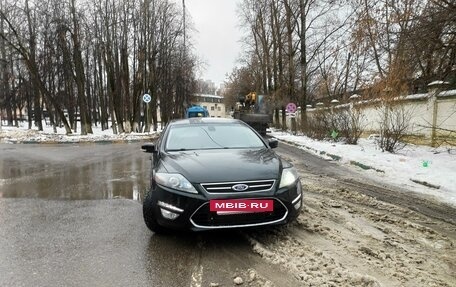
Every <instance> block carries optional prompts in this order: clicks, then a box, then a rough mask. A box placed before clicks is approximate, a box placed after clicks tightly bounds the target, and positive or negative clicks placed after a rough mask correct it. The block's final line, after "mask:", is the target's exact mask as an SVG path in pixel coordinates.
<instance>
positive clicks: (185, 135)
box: [165, 124, 265, 151]
mask: <svg viewBox="0 0 456 287" xmlns="http://www.w3.org/2000/svg"><path fill="white" fill-rule="evenodd" d="M264 147H265V145H264V143H263V141H262V140H261V138H260V137H258V135H257V134H256V133H254V132H253V131H252V130H251V129H249V128H248V127H245V126H244V125H242V124H201V125H183V126H180V125H179V126H172V127H170V130H169V132H168V137H167V140H166V146H165V149H166V150H167V151H180V150H197V149H221V148H223V149H226V148H264Z"/></svg>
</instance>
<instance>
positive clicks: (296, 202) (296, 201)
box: [291, 193, 302, 210]
mask: <svg viewBox="0 0 456 287" xmlns="http://www.w3.org/2000/svg"><path fill="white" fill-rule="evenodd" d="M301 203H302V193H299V195H298V196H297V197H296V198H295V199H294V200H293V201H292V202H291V204H293V207H294V208H295V209H296V210H298V209H299V208H300V207H301Z"/></svg>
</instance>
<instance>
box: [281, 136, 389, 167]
mask: <svg viewBox="0 0 456 287" xmlns="http://www.w3.org/2000/svg"><path fill="white" fill-rule="evenodd" d="M275 139H277V140H279V141H281V142H284V143H286V144H289V145H292V146H295V147H298V148H302V149H307V150H310V151H312V152H313V153H315V154H316V155H318V156H320V157H324V156H326V157H329V158H331V159H332V160H334V161H339V162H341V161H342V159H343V157H342V156H340V155H336V154H331V153H328V152H326V151H322V150H317V149H315V148H312V147H308V146H306V145H303V144H297V143H295V142H291V141H287V140H282V139H278V138H275ZM349 164H350V165H354V166H357V167H359V168H361V169H363V170H373V171H376V172H378V173H383V174H384V173H385V171H384V170H381V169H378V168H375V167H373V166H370V165H367V164H364V163H361V162H358V161H354V160H351V161H349Z"/></svg>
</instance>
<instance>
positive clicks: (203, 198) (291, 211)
mask: <svg viewBox="0 0 456 287" xmlns="http://www.w3.org/2000/svg"><path fill="white" fill-rule="evenodd" d="M150 192H151V200H152V204H151V205H149V206H150V208H152V209H153V210H152V211H153V214H154V217H155V218H156V220H157V222H158V224H160V225H161V226H164V227H168V228H172V229H190V230H194V231H200V230H211V229H225V228H243V227H255V226H265V225H280V224H285V223H287V222H290V221H292V220H294V219H295V218H296V217H297V216H298V215H299V213H300V210H301V207H302V186H301V182H300V180H297V181H296V182H295V183H294V184H293V185H291V186H288V187H284V188H281V189H279V190H276V189H275V188H274V189H273V190H271V191H269V192H264V193H263V192H262V193H253V194H243V193H231V194H209V193H207V192H206V191H205V190H204V189H202V188H199V190H198V194H189V193H185V192H180V191H176V190H173V189H169V188H166V187H163V186H160V185H155V186H154V189H152V190H151V191H150ZM211 199H272V200H273V202H274V209H273V211H272V212H257V213H238V214H224V215H220V214H217V213H216V212H211V211H210V209H209V200H211Z"/></svg>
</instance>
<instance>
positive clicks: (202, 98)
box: [193, 94, 230, 118]
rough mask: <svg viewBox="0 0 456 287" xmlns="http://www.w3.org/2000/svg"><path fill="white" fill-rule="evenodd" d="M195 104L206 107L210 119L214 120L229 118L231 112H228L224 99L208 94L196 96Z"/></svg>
mask: <svg viewBox="0 0 456 287" xmlns="http://www.w3.org/2000/svg"><path fill="white" fill-rule="evenodd" d="M193 99H194V101H195V102H194V104H195V105H200V106H203V107H205V108H206V109H207V110H208V112H209V117H212V118H229V117H230V111H229V110H228V111H227V110H226V107H225V103H224V102H223V97H221V96H215V95H207V94H196V95H195V96H194V98H193Z"/></svg>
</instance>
